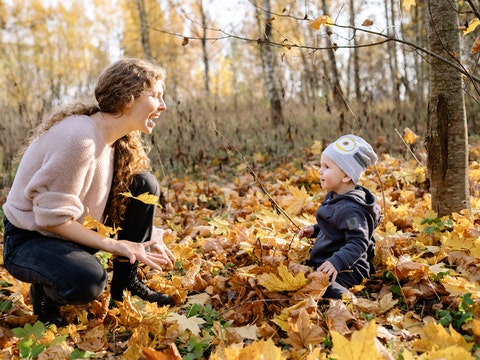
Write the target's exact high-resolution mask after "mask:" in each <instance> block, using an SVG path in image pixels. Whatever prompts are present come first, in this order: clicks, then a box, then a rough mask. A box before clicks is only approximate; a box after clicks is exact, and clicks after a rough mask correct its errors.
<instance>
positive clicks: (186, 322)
mask: <svg viewBox="0 0 480 360" xmlns="http://www.w3.org/2000/svg"><path fill="white" fill-rule="evenodd" d="M167 321H168V322H176V323H177V324H178V330H179V332H180V333H184V332H185V331H187V330H190V332H191V333H192V334H193V335H196V336H199V335H200V325H203V324H205V320H203V319H202V318H199V317H197V316H191V317H186V316H185V315H181V314H178V313H172V314H170V315H169V316H168V317H167Z"/></svg>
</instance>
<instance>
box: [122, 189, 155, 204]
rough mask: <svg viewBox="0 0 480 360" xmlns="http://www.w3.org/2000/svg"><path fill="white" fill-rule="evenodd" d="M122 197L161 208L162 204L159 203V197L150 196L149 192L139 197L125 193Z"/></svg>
mask: <svg viewBox="0 0 480 360" xmlns="http://www.w3.org/2000/svg"><path fill="white" fill-rule="evenodd" d="M120 195H122V196H125V197H129V198H132V199H136V200H139V201H141V202H143V203H145V204H149V205H157V206H160V204H159V203H158V196H157V195H153V194H150V193H148V192H145V193H143V194H140V195H138V196H134V195H132V193H131V192H123V193H121V194H120Z"/></svg>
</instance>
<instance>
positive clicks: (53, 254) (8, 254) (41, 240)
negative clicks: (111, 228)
mask: <svg viewBox="0 0 480 360" xmlns="http://www.w3.org/2000/svg"><path fill="white" fill-rule="evenodd" d="M130 192H131V194H132V195H134V196H138V195H140V194H143V193H145V192H148V193H150V194H153V195H157V196H158V195H159V187H158V182H157V179H156V178H155V177H154V176H153V175H152V174H150V173H147V172H144V173H141V174H139V175H136V176H135V178H134V181H133V184H132V186H131V189H130ZM154 215H155V205H150V204H145V203H143V202H141V201H138V200H135V199H129V202H128V205H127V211H126V213H125V221H124V222H123V223H122V224H121V227H122V230H121V231H120V232H119V234H118V238H119V239H124V240H130V241H134V242H143V241H147V240H149V239H150V237H151V234H152V225H153V217H154ZM4 225H5V231H4V245H3V258H4V266H5V268H6V269H7V270H8V271H9V272H10V274H11V275H12V276H14V277H15V278H17V279H19V280H21V281H24V282H28V283H32V284H40V285H42V288H43V291H44V293H45V295H46V296H47V297H48V299H50V300H51V301H53V302H56V303H58V304H63V305H64V304H85V303H88V302H90V301H92V300H94V299H96V298H97V297H98V296H100V295H101V294H102V292H103V291H104V289H105V286H106V284H107V273H106V271H105V269H104V268H103V267H102V265H101V264H100V262H99V261H98V260H97V258H96V257H95V256H94V254H95V252H96V251H97V250H95V249H91V248H87V247H84V246H81V245H79V244H76V243H72V242H69V241H66V240H62V239H58V238H55V237H50V236H45V235H42V234H40V233H39V232H36V231H28V230H23V229H20V228H18V227H16V226H14V225H13V224H11V223H10V222H9V221H8V219H7V218H5V219H4Z"/></svg>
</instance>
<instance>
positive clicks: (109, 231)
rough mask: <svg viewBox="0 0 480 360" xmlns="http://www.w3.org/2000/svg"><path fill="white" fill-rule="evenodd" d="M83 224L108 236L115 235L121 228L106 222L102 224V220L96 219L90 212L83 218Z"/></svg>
mask: <svg viewBox="0 0 480 360" xmlns="http://www.w3.org/2000/svg"><path fill="white" fill-rule="evenodd" d="M83 226H85V227H86V228H87V229H92V230H95V231H96V232H98V233H99V234H102V235H105V236H107V237H110V236H111V235H115V234H116V233H117V232H118V231H119V230H121V228H112V227H110V226H107V225H105V224H102V223H101V222H99V221H97V220H95V219H94V218H93V217H92V216H91V215H90V213H88V214H87V216H85V218H84V219H83Z"/></svg>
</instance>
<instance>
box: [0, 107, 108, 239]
mask: <svg viewBox="0 0 480 360" xmlns="http://www.w3.org/2000/svg"><path fill="white" fill-rule="evenodd" d="M113 155H114V150H113V148H112V147H109V146H108V145H107V144H106V143H105V141H104V139H103V137H102V135H101V134H100V132H99V130H98V128H97V126H96V124H95V123H94V122H93V120H92V119H91V118H90V117H89V116H84V115H79V116H71V117H68V118H66V119H64V120H62V121H60V122H58V123H57V124H55V125H54V126H52V127H51V128H50V129H49V130H47V131H46V132H45V133H44V134H42V135H41V136H40V137H39V138H38V139H36V140H35V141H33V142H32V143H31V144H30V146H29V147H28V148H27V150H26V152H25V154H24V155H23V158H22V160H21V162H20V166H19V167H18V170H17V173H16V175H15V180H14V182H13V185H12V188H11V189H10V192H9V193H8V196H7V201H6V202H5V204H4V205H3V210H4V212H5V215H6V217H7V218H8V220H9V221H10V222H11V223H12V224H13V225H15V226H17V227H19V228H22V229H26V230H35V231H40V232H42V233H45V231H42V227H43V226H55V225H59V224H62V223H64V222H66V221H68V220H70V219H74V220H77V221H79V222H80V223H82V222H83V219H84V217H85V216H86V215H87V213H89V214H90V215H91V216H92V217H93V218H94V219H96V220H97V221H100V222H101V221H102V220H103V211H104V209H105V205H106V203H107V198H108V194H109V192H110V187H111V184H112V176H113Z"/></svg>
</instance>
